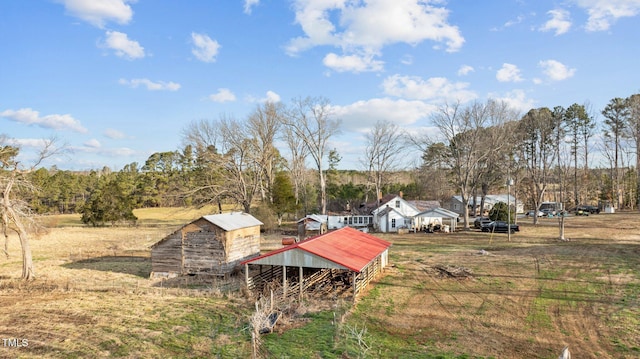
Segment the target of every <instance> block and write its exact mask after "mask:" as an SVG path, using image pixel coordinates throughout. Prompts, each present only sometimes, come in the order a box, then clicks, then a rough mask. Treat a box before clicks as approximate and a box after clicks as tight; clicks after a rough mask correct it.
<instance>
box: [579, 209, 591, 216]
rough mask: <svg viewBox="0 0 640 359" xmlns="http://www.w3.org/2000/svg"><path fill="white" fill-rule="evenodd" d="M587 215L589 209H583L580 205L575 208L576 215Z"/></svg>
mask: <svg viewBox="0 0 640 359" xmlns="http://www.w3.org/2000/svg"><path fill="white" fill-rule="evenodd" d="M588 215H589V211H585V210H584V209H582V208H580V207H577V208H576V216H588Z"/></svg>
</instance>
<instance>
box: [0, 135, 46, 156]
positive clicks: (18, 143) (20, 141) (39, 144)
mask: <svg viewBox="0 0 640 359" xmlns="http://www.w3.org/2000/svg"><path fill="white" fill-rule="evenodd" d="M6 142H7V144H8V145H10V146H14V147H20V148H35V149H42V148H44V147H45V146H47V145H48V144H49V143H50V142H49V140H45V139H43V138H9V139H7V140H6ZM20 155H23V154H22V153H20Z"/></svg>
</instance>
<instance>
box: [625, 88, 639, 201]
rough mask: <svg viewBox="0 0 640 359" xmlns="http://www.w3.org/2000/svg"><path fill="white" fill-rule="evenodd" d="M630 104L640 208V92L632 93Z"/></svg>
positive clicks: (630, 127) (630, 121) (630, 132)
mask: <svg viewBox="0 0 640 359" xmlns="http://www.w3.org/2000/svg"><path fill="white" fill-rule="evenodd" d="M627 103H628V105H629V124H628V126H627V128H628V129H629V130H630V131H629V137H630V138H631V140H632V141H633V142H634V144H635V154H636V196H637V202H636V204H637V206H636V207H637V208H638V210H640V94H634V95H631V96H630V97H629V98H628V99H627Z"/></svg>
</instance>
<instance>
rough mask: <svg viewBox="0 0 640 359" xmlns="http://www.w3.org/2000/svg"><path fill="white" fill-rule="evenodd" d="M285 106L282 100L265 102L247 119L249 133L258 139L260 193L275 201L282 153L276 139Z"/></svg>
mask: <svg viewBox="0 0 640 359" xmlns="http://www.w3.org/2000/svg"><path fill="white" fill-rule="evenodd" d="M283 112H284V107H283V105H282V104H281V103H280V102H265V103H264V104H262V105H259V106H257V107H256V109H255V110H254V111H253V113H252V114H251V115H249V118H248V120H247V125H248V134H249V135H250V136H251V137H252V138H253V139H255V140H256V145H257V147H258V148H257V150H258V152H257V153H256V161H257V162H258V164H259V166H260V168H261V176H262V178H261V181H260V182H259V184H260V194H261V197H262V199H263V200H268V201H269V203H271V202H272V201H273V199H272V197H271V189H272V187H273V182H274V179H275V172H276V166H277V164H278V161H279V159H280V153H279V152H278V150H277V149H276V147H275V139H276V136H277V135H278V132H279V130H280V126H281V123H282V116H283Z"/></svg>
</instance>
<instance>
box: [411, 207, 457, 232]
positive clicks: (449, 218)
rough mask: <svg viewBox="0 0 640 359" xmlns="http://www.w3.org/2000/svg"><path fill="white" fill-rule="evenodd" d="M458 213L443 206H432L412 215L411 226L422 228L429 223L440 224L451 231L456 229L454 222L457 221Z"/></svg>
mask: <svg viewBox="0 0 640 359" xmlns="http://www.w3.org/2000/svg"><path fill="white" fill-rule="evenodd" d="M459 216H460V215H459V214H457V213H456V212H453V211H449V210H448V209H445V208H441V207H438V208H433V209H430V210H427V211H424V212H420V213H418V214H416V216H415V217H413V221H414V223H413V228H416V229H419V230H422V229H423V228H425V227H428V226H429V225H432V226H433V225H437V224H439V225H442V226H447V227H446V228H449V230H450V231H451V232H453V231H455V230H456V224H457V223H458V217H459Z"/></svg>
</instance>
